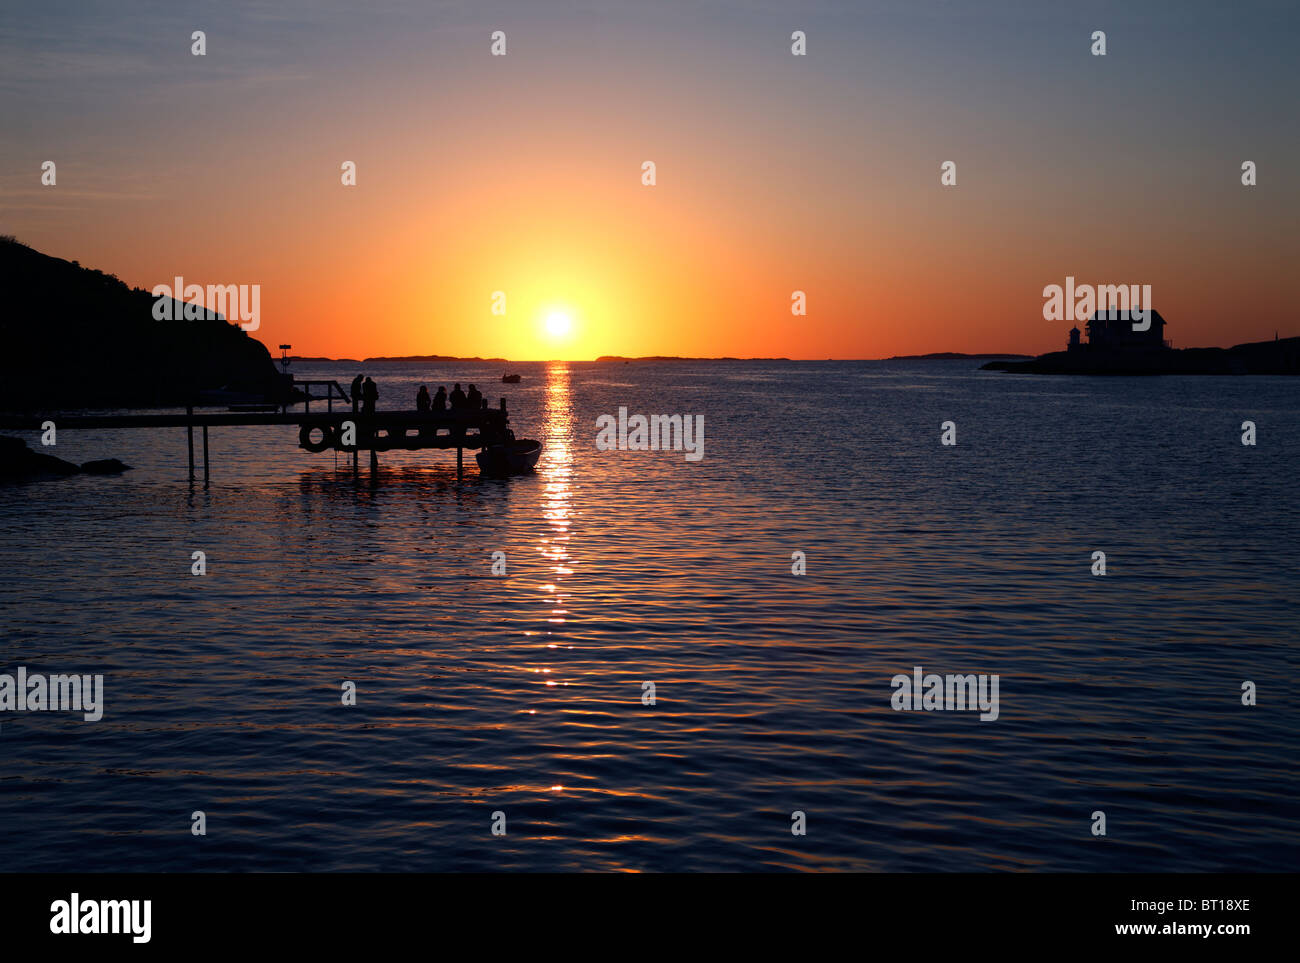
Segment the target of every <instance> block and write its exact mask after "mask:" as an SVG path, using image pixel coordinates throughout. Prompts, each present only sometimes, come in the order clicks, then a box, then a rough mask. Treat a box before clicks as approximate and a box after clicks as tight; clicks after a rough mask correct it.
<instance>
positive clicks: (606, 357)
mask: <svg viewBox="0 0 1300 963" xmlns="http://www.w3.org/2000/svg"><path fill="white" fill-rule="evenodd" d="M596 360H597V361H789V360H790V359H789V358H682V357H679V356H677V355H669V354H649V355H642V356H641V357H639V358H627V357H624V356H623V355H619V354H602V355H601V356H600V357H599V358H597V359H596Z"/></svg>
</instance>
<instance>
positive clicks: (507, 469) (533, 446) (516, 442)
mask: <svg viewBox="0 0 1300 963" xmlns="http://www.w3.org/2000/svg"><path fill="white" fill-rule="evenodd" d="M541 455H542V443H541V442H540V441H537V440H535V439H533V438H511V439H510V440H509V441H507V442H505V443H504V444H499V445H488V446H487V447H486V448H483V449H481V450H480V451H478V452H476V453H475V455H474V458H475V460H476V461H477V462H478V467H479V471H481V472H482V473H483V474H485V475H526V474H527V473H528V472H530V471H532V470H533V469H534V468H535V467H536V466H537V459H538V458H540V457H541Z"/></svg>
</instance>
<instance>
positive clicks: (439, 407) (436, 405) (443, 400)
mask: <svg viewBox="0 0 1300 963" xmlns="http://www.w3.org/2000/svg"><path fill="white" fill-rule="evenodd" d="M433 410H434V411H438V412H441V411H446V410H447V386H446V385H438V390H437V392H436V393H435V394H434V396H433Z"/></svg>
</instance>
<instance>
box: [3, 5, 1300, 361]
mask: <svg viewBox="0 0 1300 963" xmlns="http://www.w3.org/2000/svg"><path fill="white" fill-rule="evenodd" d="M1298 28H1300V14H1297V5H1296V4H1294V3H1291V2H1279V3H1249V4H1244V5H1243V4H1222V3H1206V2H1178V3H1159V4H1156V3H1151V4H1146V3H1133V2H1131V0H1130V2H1116V3H1077V4H1070V5H1068V6H1067V5H1065V4H1057V3H1043V2H1041V0H1024V2H1000V3H927V2H912V0H886V2H845V3H794V2H789V3H778V2H772V0H753V2H742V0H735V2H721V3H715V2H708V0H686V2H671V3H668V2H665V3H644V2H608V0H602V2H599V3H589V2H545V0H533V2H524V0H519V2H513V3H506V2H493V0H483V2H478V0H475V2H469V0H466V2H455V3H437V2H428V0H424V2H412V3H385V2H382V0H379V2H375V3H334V2H320V3H305V2H304V3H294V2H274V3H272V2H267V3H253V4H239V3H231V4H224V3H223V4H214V3H190V2H183V0H181V2H173V3H148V4H144V3H136V4H132V3H114V2H103V3H61V2H52V0H45V2H41V3H18V2H11V3H6V4H5V8H4V12H3V14H0V130H2V131H3V137H2V138H0V233H4V234H14V235H16V236H17V237H18V238H19V239H20V240H22V241H24V242H25V243H27V244H30V245H31V246H33V247H35V248H37V249H39V250H41V251H43V252H45V253H48V254H52V255H55V256H58V257H63V258H68V259H70V260H71V259H76V260H79V261H80V262H81V263H82V264H83V265H86V266H92V267H97V268H100V269H102V270H104V271H108V272H111V273H114V274H116V275H118V276H119V277H120V278H122V279H123V280H124V281H126V282H127V283H129V284H132V285H135V286H139V287H145V288H152V287H153V286H154V285H155V284H159V283H164V282H170V281H171V279H172V278H173V277H174V276H176V275H181V276H183V277H184V278H185V279H186V281H187V282H196V283H204V284H207V283H214V284H215V283H222V284H226V283H233V284H253V283H257V284H260V285H261V287H262V298H261V308H262V326H261V329H260V330H259V331H257V332H255V335H254V336H255V337H258V338H259V339H261V340H262V341H263V342H264V343H265V344H267V345H268V346H270V347H271V348H272V349H274V347H275V345H276V344H278V343H280V342H289V343H292V344H293V345H294V349H295V353H298V354H303V355H326V356H335V357H363V356H374V355H404V354H452V355H481V356H504V357H509V358H514V359H521V360H522V359H544V358H555V357H563V358H575V359H580V358H591V357H595V356H597V355H601V354H623V355H647V354H672V355H693V356H695V355H703V356H712V355H736V356H742V357H755V356H759V357H764V356H785V357H791V358H830V357H834V358H875V357H884V356H888V355H892V354H901V353H920V352H929V351H968V352H985V351H1015V352H1026V353H1029V352H1033V353H1037V352H1041V351H1047V350H1055V349H1058V348H1061V347H1063V346H1064V343H1065V340H1066V332H1067V330H1068V328H1069V327H1070V325H1069V323H1061V322H1048V321H1044V320H1043V318H1042V306H1043V297H1042V289H1043V287H1044V286H1045V285H1048V284H1053V283H1055V284H1063V283H1064V280H1065V277H1066V276H1067V275H1073V276H1074V277H1075V278H1076V279H1077V280H1078V282H1079V283H1096V284H1109V283H1116V284H1119V283H1125V284H1129V283H1141V284H1150V285H1151V286H1152V289H1153V304H1154V306H1155V307H1156V308H1157V309H1158V310H1159V311H1160V312H1161V314H1162V315H1164V317H1165V318H1166V319H1167V321H1168V323H1169V327H1168V329H1167V336H1168V337H1169V338H1171V339H1172V340H1173V342H1174V344H1175V346H1179V347H1186V346H1194V345H1213V344H1218V345H1229V344H1234V343H1238V342H1242V341H1250V340H1261V339H1264V338H1272V337H1273V334H1274V331H1275V330H1277V331H1280V333H1281V334H1282V336H1284V337H1285V336H1288V335H1300V318H1298V317H1297V312H1296V309H1295V306H1294V300H1293V296H1292V292H1291V290H1290V288H1291V286H1292V281H1291V279H1292V278H1293V277H1294V276H1295V274H1296V264H1297V261H1298V260H1300V259H1298V257H1297V255H1300V240H1298V236H1300V230H1298V227H1297V224H1298V223H1300V216H1298V215H1300V187H1298V186H1297V181H1298V179H1300V124H1297V93H1298V92H1300V82H1298V78H1300V68H1297V67H1296V63H1297V62H1300V56H1297V54H1296V51H1295V49H1294V45H1295V39H1296V37H1297V35H1300V29H1298ZM194 30H203V31H205V32H206V35H207V54H206V56H203V57H196V56H192V55H191V52H190V48H191V43H192V41H191V39H190V36H191V33H192V32H193V31H194ZM494 30H502V31H504V32H505V34H506V38H507V51H508V52H507V55H506V56H504V57H495V56H491V54H490V52H489V48H490V45H491V39H490V35H491V33H492V31H494ZM794 30H802V31H804V32H805V33H806V34H807V38H808V39H807V44H808V54H807V56H804V57H795V56H792V55H791V52H790V44H791V40H790V35H791V33H792V31H794ZM1094 30H1104V31H1105V32H1106V35H1107V47H1108V52H1107V55H1106V56H1105V57H1094V56H1092V55H1091V54H1090V52H1089V48H1090V46H1091V40H1090V35H1091V33H1092V31H1094ZM47 160H53V161H55V162H56V164H57V173H58V183H57V186H55V187H43V186H42V185H41V183H40V175H41V164H42V162H44V161H47ZM349 160H350V161H354V162H355V163H356V165H357V185H356V186H355V187H345V186H343V185H342V184H341V182H340V165H341V164H342V163H343V162H344V161H349ZM647 160H650V161H654V162H655V164H656V165H657V179H658V183H657V184H656V186H653V187H646V186H643V185H642V183H641V165H642V162H643V161H647ZM946 160H952V161H954V162H956V164H957V186H956V187H951V188H950V187H942V186H941V185H940V181H939V176H940V164H941V163H942V162H943V161H946ZM1246 160H1251V161H1254V162H1255V163H1256V164H1257V165H1258V181H1259V183H1258V186H1256V187H1249V188H1248V187H1243V186H1242V184H1241V179H1240V178H1241V164H1242V162H1243V161H1246ZM794 290H802V291H804V292H806V294H807V301H808V316H807V317H803V318H800V317H794V316H792V315H791V313H790V298H791V292H792V291H794ZM494 291H503V292H505V294H506V299H507V300H506V315H505V316H504V317H501V316H495V315H493V314H492V311H491V307H492V294H493V292H494ZM557 312H558V313H562V314H564V315H566V316H568V317H569V318H571V319H572V322H573V327H572V331H571V332H570V333H569V334H567V335H554V334H550V333H548V332H547V330H546V325H545V319H546V317H547V316H549V315H550V314H552V313H557Z"/></svg>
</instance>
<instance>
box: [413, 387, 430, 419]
mask: <svg viewBox="0 0 1300 963" xmlns="http://www.w3.org/2000/svg"><path fill="white" fill-rule="evenodd" d="M432 404H433V402H431V401H430V400H429V386H428V385H420V390H419V391H417V392H416V394H415V410H416V411H418V412H419V413H420V414H422V415H427V414H428V413H429V408H430V407H431V406H432Z"/></svg>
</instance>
